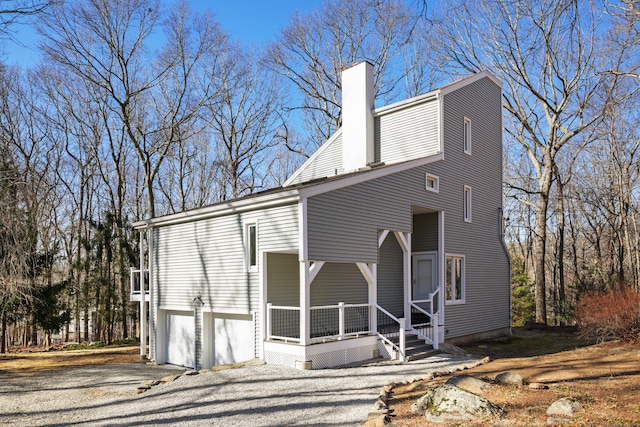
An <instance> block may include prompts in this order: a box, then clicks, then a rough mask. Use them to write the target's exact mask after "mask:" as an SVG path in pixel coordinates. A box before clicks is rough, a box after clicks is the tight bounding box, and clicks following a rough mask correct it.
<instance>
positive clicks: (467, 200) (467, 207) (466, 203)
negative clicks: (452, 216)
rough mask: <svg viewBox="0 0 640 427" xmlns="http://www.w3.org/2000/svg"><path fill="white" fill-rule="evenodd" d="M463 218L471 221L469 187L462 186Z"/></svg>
mask: <svg viewBox="0 0 640 427" xmlns="http://www.w3.org/2000/svg"><path fill="white" fill-rule="evenodd" d="M464 220H465V221H466V222H471V187H469V186H468V185H465V186H464Z"/></svg>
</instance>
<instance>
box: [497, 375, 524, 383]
mask: <svg viewBox="0 0 640 427" xmlns="http://www.w3.org/2000/svg"><path fill="white" fill-rule="evenodd" d="M495 381H496V382H497V383H498V384H513V385H523V384H524V378H523V377H522V375H520V374H514V373H513V372H503V373H501V374H498V375H497V376H496V378H495Z"/></svg>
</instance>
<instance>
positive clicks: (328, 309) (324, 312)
mask: <svg viewBox="0 0 640 427" xmlns="http://www.w3.org/2000/svg"><path fill="white" fill-rule="evenodd" d="M309 311H310V323H309V326H310V335H311V337H310V338H311V342H312V343H313V342H322V341H326V340H340V339H344V338H348V337H353V336H359V335H368V334H369V332H370V330H369V324H370V322H369V311H370V309H369V304H345V303H342V302H341V303H338V304H337V305H324V306H316V307H311V308H310V310H309ZM267 339H268V340H280V341H285V342H300V307H288V306H276V305H272V304H267Z"/></svg>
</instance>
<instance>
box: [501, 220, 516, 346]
mask: <svg viewBox="0 0 640 427" xmlns="http://www.w3.org/2000/svg"><path fill="white" fill-rule="evenodd" d="M498 215H499V219H498V220H499V221H500V237H499V238H500V244H501V245H502V250H504V254H505V255H506V257H507V265H508V266H509V274H508V276H509V335H511V321H512V312H511V310H512V304H513V301H512V300H513V295H512V292H511V254H509V248H507V244H506V243H505V241H504V213H503V209H502V208H498Z"/></svg>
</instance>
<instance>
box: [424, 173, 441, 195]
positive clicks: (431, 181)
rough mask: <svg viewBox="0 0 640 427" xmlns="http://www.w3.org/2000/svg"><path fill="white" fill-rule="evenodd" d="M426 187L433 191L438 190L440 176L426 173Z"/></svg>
mask: <svg viewBox="0 0 640 427" xmlns="http://www.w3.org/2000/svg"><path fill="white" fill-rule="evenodd" d="M426 188H427V190H429V191H433V192H434V193H437V192H438V191H440V178H438V177H437V176H435V175H431V174H427V178H426Z"/></svg>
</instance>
